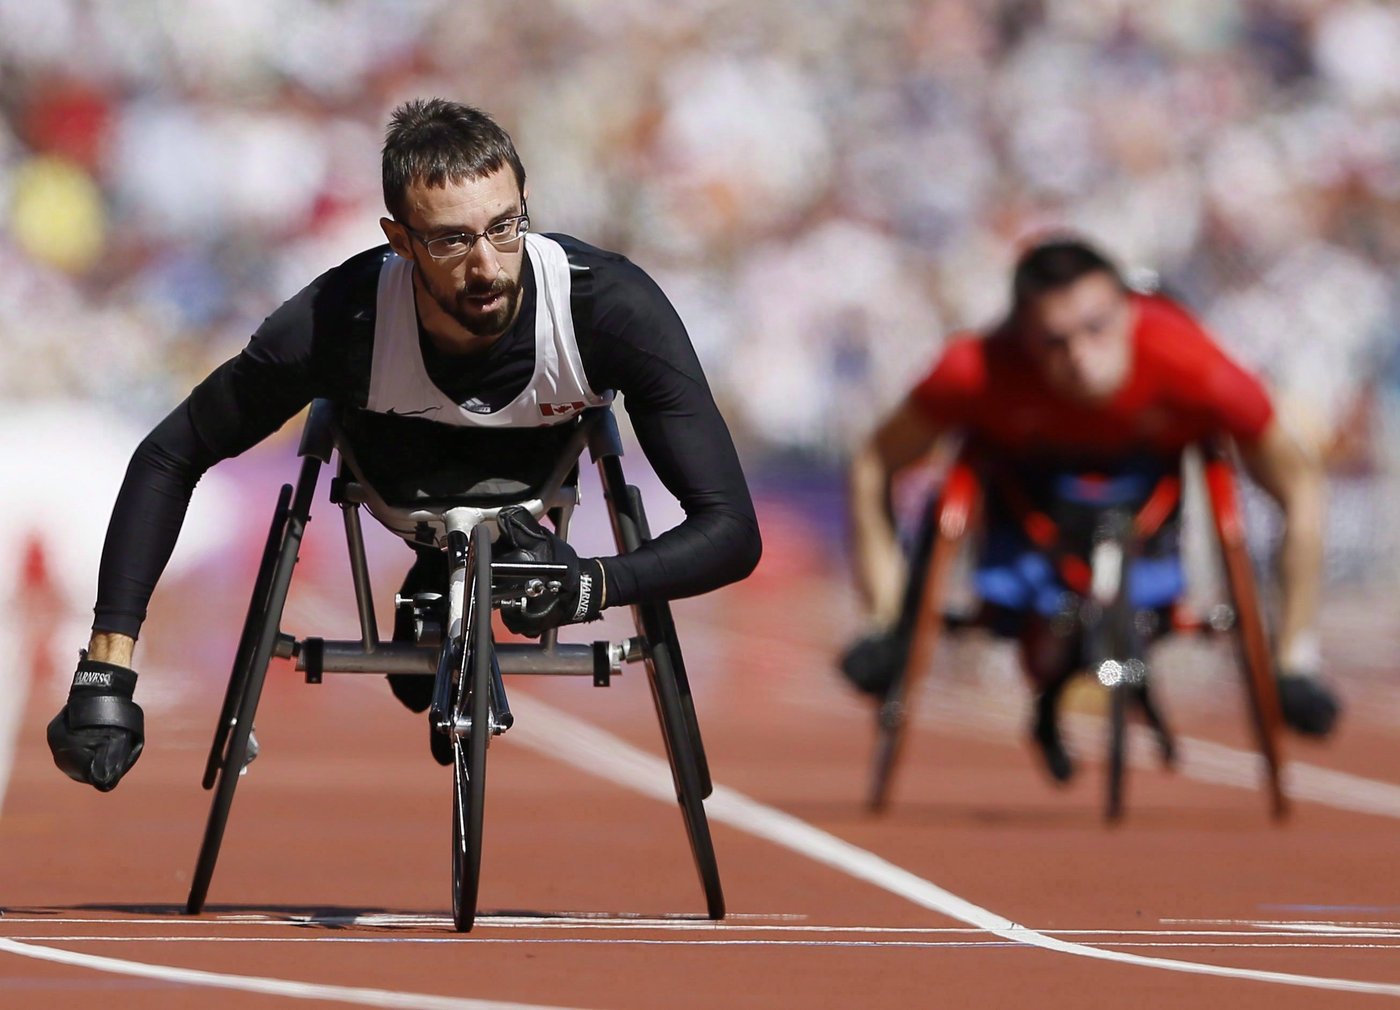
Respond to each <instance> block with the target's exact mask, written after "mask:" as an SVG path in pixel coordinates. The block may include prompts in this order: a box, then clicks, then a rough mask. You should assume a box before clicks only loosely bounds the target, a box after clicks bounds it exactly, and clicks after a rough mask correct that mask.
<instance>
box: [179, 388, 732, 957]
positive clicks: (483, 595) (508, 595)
mask: <svg viewBox="0 0 1400 1010" xmlns="http://www.w3.org/2000/svg"><path fill="white" fill-rule="evenodd" d="M352 422H353V417H352V416H337V414H336V411H335V408H334V407H333V406H332V404H331V403H330V402H329V401H325V400H317V401H316V402H315V403H313V405H312V408H311V411H310V414H309V417H308V419H307V422H306V427H305V429H304V431H303V434H302V440H301V445H300V448H299V450H298V453H299V455H300V456H301V458H302V464H301V469H300V473H299V476H298V479H297V483H296V486H295V489H293V487H292V486H291V485H284V486H283V487H282V490H281V493H280V495H279V497H278V500H277V505H276V508H275V510H274V513H273V519H272V526H271V529H270V530H269V532H268V538H267V542H266V545H265V547H264V551H263V555H262V563H261V565H260V566H259V569H258V574H257V578H256V580H255V583H254V587H253V595H252V598H251V600H250V602H249V605H248V613H247V616H246V619H245V622H244V626H243V632H242V635H241V637H240V640H239V645H238V650H237V653H236V656H235V659H234V664H233V670H232V673H231V675H230V677H229V683H228V689H227V691H226V693H225V696H224V702H223V707H222V710H221V712H220V715H219V720H218V723H217V725H216V727H215V732H214V739H213V743H212V745H211V747H210V752H209V758H208V762H207V764H206V766H205V772H204V780H203V784H204V788H205V789H213V790H214V799H213V804H212V807H211V809H210V813H209V820H208V824H207V826H206V829H205V835H204V841H203V844H202V845H201V848H200V852H199V858H198V862H197V864H196V868H195V873H194V878H193V882H192V884H191V888H190V894H189V900H188V903H187V906H186V910H187V912H188V913H189V914H192V915H193V914H198V913H199V912H200V911H201V909H202V908H203V906H204V902H205V899H206V897H207V895H208V890H209V884H210V881H211V879H212V877H213V873H214V866H215V863H216V862H217V860H218V855H219V848H220V845H221V842H222V839H223V834H224V828H225V826H226V824H227V821H228V816H229V811H230V808H231V806H232V803H233V795H234V791H235V789H236V788H237V785H238V781H239V778H240V775H241V773H242V771H243V770H244V769H245V768H246V766H247V764H248V762H249V761H250V760H251V759H252V757H253V756H255V755H256V753H257V743H256V739H255V738H254V737H253V736H252V731H253V720H254V717H255V715H256V713H257V706H258V700H259V697H260V696H261V693H262V688H263V683H264V680H265V678H266V675H267V670H268V666H269V664H270V662H271V660H272V658H273V657H281V658H288V659H294V660H295V661H296V668H297V670H299V671H303V672H304V673H305V676H306V681H307V682H308V683H320V681H321V678H322V676H323V675H325V674H327V673H385V674H391V675H393V676H394V684H395V693H396V694H400V696H401V697H403V696H404V694H405V693H408V694H419V693H421V694H423V695H424V696H426V697H427V698H428V699H429V709H428V710H429V723H430V728H431V731H432V733H433V743H434V753H435V755H438V754H441V755H442V756H443V757H446V758H447V760H446V762H445V763H449V764H451V765H452V768H453V786H452V918H453V923H454V925H455V926H456V928H457V929H458V930H460V931H467V930H470V929H471V928H472V924H473V922H474V920H475V916H476V912H477V891H478V883H479V880H480V870H481V841H482V830H483V821H482V814H483V809H484V805H485V795H486V794H485V788H486V757H487V750H488V747H489V744H490V742H491V740H492V738H493V737H495V736H499V735H500V734H502V733H504V732H505V731H507V730H508V729H509V728H510V727H511V725H512V724H513V722H514V719H513V716H512V715H511V711H510V704H509V701H508V699H507V696H506V690H505V681H504V678H503V676H502V675H503V674H557V675H582V676H591V677H592V678H593V682H594V684H595V685H598V686H607V685H608V684H609V682H610V679H611V677H612V675H613V674H615V673H618V672H620V670H621V668H622V666H623V665H624V664H628V663H634V662H639V661H640V662H644V663H645V667H646V671H647V677H648V681H649V684H650V687H651V693H652V699H653V701H654V703H655V707H656V712H657V717H658V720H659V722H660V727H661V735H662V740H663V743H664V745H665V749H666V753H667V757H668V758H669V760H670V765H671V772H672V777H673V781H674V785H675V789H676V797H677V800H678V802H679V805H680V807H681V813H682V817H683V820H684V823H685V829H686V833H687V836H688V838H689V841H690V847H691V852H692V854H693V856H694V860H695V865H696V869H697V871H698V873H699V877H700V882H701V886H702V888H703V890H704V893H705V903H706V911H707V913H708V915H709V917H710V918H712V919H720V918H723V916H724V895H723V891H722V888H721V885H720V879H719V869H718V865H717V862H716V858H715V852H714V846H713V843H712V841H711V838H710V830H709V824H708V821H707V819H706V816H705V809H704V805H703V800H704V799H705V798H706V797H707V796H709V794H710V792H711V790H712V785H711V781H710V773H709V768H708V764H707V761H706V758H705V751H704V747H703V744H702V741H701V737H700V728H699V724H698V722H697V720H696V715H695V706H694V701H693V698H692V695H691V691H690V686H689V681H688V679H687V677H686V671H685V663H684V660H683V659H682V656H681V651H680V645H679V642H678V641H677V638H676V630H675V624H674V622H673V620H672V618H671V612H670V607H669V606H668V605H667V604H666V603H665V602H647V603H642V604H638V605H635V606H634V607H633V608H632V609H633V616H634V620H635V623H636V630H637V634H636V635H634V636H632V637H629V638H627V639H625V640H623V641H620V642H612V641H596V642H592V643H589V644H566V643H561V642H559V641H558V638H557V629H550V630H548V631H545V632H544V634H543V635H542V636H541V640H540V642H539V644H515V643H503V644H500V645H498V644H496V643H495V642H494V641H493V638H492V628H491V612H492V610H493V609H511V608H514V609H516V610H517V611H519V612H522V613H524V612H527V611H531V610H534V611H538V609H539V608H540V607H541V606H548V605H550V604H551V602H552V600H551V596H552V594H557V593H558V591H559V586H560V579H561V576H562V575H563V574H564V573H563V571H562V568H561V566H560V565H555V564H551V563H540V562H537V561H530V562H519V561H502V560H493V558H492V549H493V536H492V533H493V531H499V530H501V529H502V528H504V527H506V526H513V527H514V528H515V529H517V530H518V529H519V528H520V527H521V525H522V523H521V521H520V516H521V515H522V513H521V512H520V511H517V510H522V509H523V510H524V511H525V512H527V513H528V514H529V516H530V517H532V518H536V519H537V518H540V517H542V516H548V517H549V518H550V519H551V520H552V522H553V524H554V526H555V530H556V532H557V533H558V535H559V536H560V537H565V538H566V537H567V534H568V527H569V520H570V517H571V515H572V512H573V509H574V506H575V505H576V504H577V502H578V488H577V478H578V461H579V458H580V456H581V454H582V452H583V451H584V450H585V449H587V450H588V452H589V454H590V457H591V458H592V460H593V462H594V463H595V464H596V466H597V469H598V473H599V476H600V479H601V483H602V487H603V496H604V500H605V502H606V505H607V508H608V512H609V516H610V519H611V522H612V528H613V533H614V537H615V539H616V541H617V545H618V548H619V550H621V551H624V552H625V551H633V550H636V549H637V548H638V547H639V546H641V544H642V543H644V542H645V541H647V540H649V539H650V537H651V533H650V530H649V528H648V525H647V520H646V514H645V512H644V510H643V507H642V501H641V496H640V494H639V492H638V490H637V488H636V487H635V486H632V485H629V484H627V483H626V481H625V479H624V476H623V471H622V463H621V458H620V457H621V455H622V448H621V444H620V441H619V438H618V433H617V427H616V422H615V421H614V419H613V416H612V412H611V410H610V408H608V407H598V408H592V409H589V410H586V411H584V412H583V413H582V414H581V415H580V417H579V418H578V419H577V420H576V421H574V422H571V423H570V424H568V425H565V426H560V432H561V434H560V444H559V453H558V456H557V458H555V459H553V460H547V461H545V465H544V466H543V467H542V468H541V469H540V470H539V473H538V474H537V476H536V479H535V480H533V481H532V483H531V486H528V487H525V486H522V485H519V484H517V483H513V482H501V481H490V480H487V481H483V482H476V483H475V486H473V487H471V489H470V490H469V491H467V492H465V493H463V492H462V491H461V489H460V488H459V489H448V488H445V487H436V488H431V489H430V493H428V494H427V495H424V494H422V493H419V494H417V495H414V496H412V499H411V500H410V499H409V498H408V497H405V496H401V495H399V494H398V493H396V492H394V491H387V492H386V491H385V489H384V488H383V487H380V486H376V484H375V483H374V481H373V477H374V476H376V475H375V474H374V466H373V462H372V454H371V455H362V454H361V453H360V452H359V451H358V450H362V449H364V448H365V447H364V446H363V445H357V444H356V440H355V435H356V434H357V432H356V431H355V430H354V428H353V423H352ZM333 451H334V452H335V453H336V454H338V456H339V459H340V467H339V475H338V476H337V477H336V478H335V479H334V480H333V481H332V485H331V492H330V498H331V501H332V502H334V503H335V504H338V505H339V506H340V507H341V510H342V513H343V519H344V525H345V533H346V542H347V546H348V548H349V553H350V568H351V574H352V581H353V585H354V591H355V601H356V606H357V609H358V614H359V622H360V632H361V637H360V640H359V641H327V640H324V639H321V638H316V637H305V638H300V639H299V638H296V637H294V636H293V635H290V634H287V633H285V632H283V631H282V629H281V617H282V611H283V608H284V606H285V603H286V600H287V593H288V587H289V585H290V583H291V577H292V572H293V568H294V566H295V564H296V561H297V553H298V550H299V547H300V544H301V539H302V535H303V532H304V530H305V527H306V523H307V522H308V521H309V520H310V509H311V502H312V498H313V496H314V493H315V490H316V484H317V478H318V475H319V471H320V468H321V466H322V465H324V464H326V463H329V462H330V460H331V457H332V453H333ZM367 478H369V479H367ZM362 505H363V506H365V507H366V508H367V509H369V511H370V512H371V514H372V515H374V517H375V518H376V519H378V520H379V521H380V522H381V523H382V524H383V525H384V526H386V527H387V528H388V529H390V530H391V531H393V532H394V533H396V534H398V535H399V536H401V537H403V538H404V539H405V540H407V541H408V542H409V543H410V544H412V545H414V547H415V549H417V550H419V551H424V552H433V551H441V552H444V553H445V556H446V565H445V566H441V567H444V568H445V569H446V573H447V575H446V579H445V580H444V581H443V584H441V585H440V586H437V587H435V590H436V591H431V592H428V591H425V592H414V593H412V594H411V595H406V596H401V597H400V598H399V599H398V600H397V601H396V606H397V613H396V622H395V623H396V634H395V635H394V639H395V640H394V641H389V642H383V641H380V639H379V632H378V628H377V626H376V619H375V613H374V606H373V597H372V594H371V589H370V581H369V572H368V566H367V564H366V559H365V551H364V542H363V536H362V530H361V526H360V518H359V508H360V506H362ZM524 525H526V526H528V525H530V523H529V522H526V523H524ZM504 539H505V538H503V540H504ZM417 567H418V566H415V568H417ZM415 680H416V681H418V682H421V683H422V684H423V685H427V684H431V688H430V689H429V690H428V691H426V692H419V691H418V690H417V687H418V685H417V684H414V683H413V682H414V681H415Z"/></svg>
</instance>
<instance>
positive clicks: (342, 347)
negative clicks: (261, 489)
mask: <svg viewBox="0 0 1400 1010" xmlns="http://www.w3.org/2000/svg"><path fill="white" fill-rule="evenodd" d="M552 237H553V238H554V239H555V240H556V241H558V242H559V243H560V244H561V245H563V246H564V247H565V249H566V250H567V251H568V254H569V258H570V260H571V261H572V262H574V263H576V264H580V265H582V266H585V267H587V269H588V271H589V273H590V274H591V288H592V296H591V299H590V301H591V321H590V322H589V324H588V325H586V326H583V327H581V328H580V331H579V334H578V347H579V352H580V356H581V358H582V361H583V366H584V371H585V374H586V376H587V379H588V383H589V385H590V386H591V387H592V388H593V389H594V390H613V391H615V392H617V393H619V394H621V395H622V397H623V404H624V406H625V408H626V410H627V414H628V416H629V418H630V419H631V422H632V426H633V429H634V430H635V432H636V434H637V439H638V441H639V442H640V444H641V447H642V450H643V452H644V453H645V454H646V457H647V459H648V461H649V462H650V463H651V465H652V467H653V468H654V469H655V470H656V473H657V475H658V476H659V477H660V479H661V481H662V483H663V484H664V485H665V486H666V488H667V490H669V491H670V492H671V493H672V494H673V495H674V496H675V497H676V498H677V499H678V500H679V502H680V504H681V507H682V508H683V510H684V512H685V519H684V521H682V522H681V523H680V524H679V525H678V526H676V527H675V528H674V529H671V530H668V531H667V532H665V533H662V534H661V535H659V536H658V537H657V538H656V539H655V540H654V541H652V542H651V543H649V544H647V545H645V546H644V547H643V548H642V549H640V550H638V551H636V552H633V553H630V554H626V555H621V556H617V557H609V558H605V559H602V564H603V568H604V574H605V578H606V581H607V587H608V589H607V603H608V605H609V606H613V605H618V604H627V603H633V602H636V601H638V600H642V599H673V598H677V597H683V596H692V595H695V594H698V593H703V592H707V591H709V590H711V589H714V588H717V587H718V586H721V585H724V584H726V583H729V582H732V581H735V580H737V579H740V578H743V577H744V576H745V575H747V574H748V573H749V572H750V571H752V570H753V567H754V566H755V565H756V564H757V562H758V556H759V552H760V549H761V548H760V540H759V533H758V522H757V519H756V518H755V515H754V509H753V503H752V501H751V499H750V496H749V491H748V485H747V483H746V482H745V480H744V475H743V471H742V470H741V469H740V466H739V460H738V456H737V454H736V452H735V450H734V444H733V441H732V439H731V438H730V435H729V430H728V428H727V426H726V425H725V423H724V419H723V417H722V416H721V415H720V413H719V409H718V407H717V406H716V405H715V402H714V398H713V396H712V395H711V393H710V390H709V387H708V385H707V383H706V381H705V376H704V373H703V372H702V370H701V367H700V363H699V360H698V359H697V357H696V355H695V351H694V348H693V347H692V346H691V343H690V339H689V337H688V336H687V334H686V331H685V327H684V325H683V324H682V322H681V320H680V317H679V316H678V315H677V314H676V312H675V310H674V309H673V308H672V306H671V304H670V302H669V301H668V300H667V298H666V296H665V295H664V294H663V293H662V292H661V290H660V288H658V287H657V286H656V284H655V283H654V282H653V281H652V280H651V278H650V277H648V276H647V275H646V273H645V272H643V271H642V270H641V269H640V268H638V267H637V266H636V265H634V264H633V263H631V262H630V261H628V260H627V259H626V258H624V257H622V256H620V255H617V254H615V253H609V252H604V251H602V250H599V249H595V248H593V247H591V246H588V245H585V244H584V243H582V242H579V241H577V240H575V239H571V238H568V237H567V236H552ZM384 255H385V249H384V248H383V247H381V248H379V249H374V250H370V251H368V252H365V253H361V254H360V255H358V256H356V257H353V258H352V259H350V260H348V261H346V263H344V264H342V265H341V266H339V267H336V268H334V269H332V270H330V271H328V272H327V273H325V274H323V275H321V276H320V277H319V278H317V279H316V280H315V281H313V282H312V283H311V284H310V285H308V286H307V287H306V288H305V289H303V290H302V291H301V292H300V293H298V294H297V295H295V296H294V297H293V298H291V299H290V300H288V301H287V302H286V303H284V304H283V305H282V306H281V308H279V309H278V310H277V311H276V312H274V313H273V314H272V315H271V316H269V317H268V318H267V319H266V320H265V321H264V322H263V324H262V326H260V327H259V328H258V330H257V332H256V333H255V334H254V336H253V338H252V340H251V341H250V342H249V344H248V346H247V347H246V348H244V350H243V351H242V352H241V353H239V354H238V355H237V356H235V357H234V358H232V359H230V360H229V361H227V362H225V363H224V364H223V365H221V366H219V368H217V369H216V370H215V371H214V372H213V373H212V374H210V375H209V377H208V378H206V379H205V380H204V381H203V382H201V383H200V384H199V385H198V386H197V387H196V388H195V389H194V391H193V392H192V393H191V394H190V395H189V397H188V398H186V399H185V400H184V401H183V402H182V403H181V404H180V405H179V406H177V407H176V408H175V409H174V410H173V411H172V412H171V413H170V414H169V416H167V417H166V418H165V419H164V420H163V421H161V422H160V424H159V425H157V426H156V428H155V430H153V431H152V432H151V433H150V435H148V436H147V437H146V439H145V440H144V441H143V442H142V443H141V445H140V446H139V447H138V448H137V450H136V452H135V454H134V455H133V457H132V460H131V464H130V466H129V467H128V469H127V473H126V478H125V480H124V482H123V484H122V488H121V491H120V493H119V494H118V497H117V502H116V506H115V508H114V509H113V512H112V519H111V523H110V525H109V527H108V530H107V539H106V543H105V545H104V547H103V552H102V562H101V568H100V571H99V577H98V593H97V606H96V608H95V615H96V618H95V621H94V625H93V627H94V629H95V630H98V631H110V632H118V633H121V634H126V635H131V636H133V637H134V636H135V635H136V634H137V632H138V631H139V629H140V627H141V624H142V622H143V621H144V620H145V616H146V606H147V603H148V601H149V599H150V596H151V593H152V591H153V590H154V588H155V584H156V581H157V580H158V578H159V577H160V574H161V572H162V571H163V570H164V568H165V565H166V562H167V561H168V560H169V557H170V553H171V551H172V550H173V549H174V546H175V540H176V537H177V536H178V534H179V530H180V526H181V524H182V523H183V521H184V516H185V510H186V507H187V506H188V503H189V500H190V496H191V494H192V493H193V490H194V487H195V484H196V483H197V482H198V480H199V478H200V476H201V475H202V474H203V473H204V471H205V470H207V469H208V468H209V467H211V466H213V465H214V464H215V463H217V462H218V461H220V460H222V459H227V458H229V457H231V456H235V455H238V454H239V453H241V452H243V451H244V450H246V449H248V448H249V447H251V446H253V445H255V444H257V443H258V442H260V441H262V440H263V439H264V438H266V437H267V436H268V435H270V434H272V433H273V432H275V431H276V430H277V429H278V428H280V427H281V426H282V425H283V424H285V423H286V422H287V420H289V419H290V418H291V417H292V416H294V415H295V414H296V413H297V412H298V411H300V410H301V409H302V408H303V407H305V406H306V405H307V404H308V403H309V402H310V401H311V400H312V399H314V398H318V397H326V398H329V399H331V400H332V401H334V402H335V403H336V404H337V405H338V406H339V407H341V408H342V409H346V410H350V411H357V410H358V409H359V408H362V407H363V406H364V402H365V397H366V395H367V391H368V383H369V367H370V361H371V351H372V333H373V326H372V318H373V291H374V284H375V282H376V278H377V276H378V264H379V263H381V262H382V261H383V257H384ZM536 294H537V292H536V290H535V282H534V277H533V271H532V270H531V269H530V268H529V265H528V264H526V266H525V268H524V269H522V271H521V308H520V313H519V315H518V317H517V320H516V322H515V323H514V324H513V325H512V327H511V328H510V329H509V330H508V331H507V332H506V333H505V334H503V335H502V336H501V338H500V339H498V340H497V341H495V342H494V343H493V344H492V345H491V347H490V348H489V349H487V350H486V351H485V352H483V353H481V354H477V355H470V356H446V355H442V354H439V353H436V352H435V351H434V350H433V348H432V346H431V344H430V343H429V342H428V341H427V339H426V337H424V336H422V335H421V334H420V346H421V347H422V348H423V352H424V353H423V356H424V362H425V364H426V366H427V368H428V372H429V375H430V376H431V378H432V379H433V382H434V383H435V384H436V385H437V386H439V387H440V388H441V389H442V390H443V391H444V392H445V393H447V394H448V395H449V396H451V397H452V398H453V399H454V400H456V401H458V402H460V403H463V404H472V407H471V408H470V409H483V410H493V409H495V408H496V407H499V406H500V405H503V404H505V403H508V402H510V401H511V400H512V399H514V398H515V397H516V396H517V395H518V394H519V393H520V392H521V391H522V390H523V389H524V388H525V386H526V384H527V383H528V382H529V381H530V377H531V375H532V374H533V371H534V356H535V338H534V327H535V308H536ZM367 317H368V319H369V325H366V318H367ZM360 416H361V417H362V418H364V419H365V420H366V421H367V422H368V423H371V424H375V423H381V422H390V423H392V422H397V421H399V420H400V419H398V418H392V419H388V418H385V417H384V415H380V414H372V413H370V412H367V411H360ZM412 423H414V424H421V425H430V426H431V427H433V428H437V429H441V428H444V427H446V426H444V425H435V424H433V422H431V421H421V420H414V421H413V422H412ZM518 433H519V430H517V429H495V430H487V431H483V432H482V433H481V436H480V438H481V441H482V442H483V443H485V442H488V441H491V440H495V441H497V442H500V441H502V440H504V441H507V442H509V440H510V437H511V436H512V435H515V434H518Z"/></svg>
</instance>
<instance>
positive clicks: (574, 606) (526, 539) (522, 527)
mask: <svg viewBox="0 0 1400 1010" xmlns="http://www.w3.org/2000/svg"><path fill="white" fill-rule="evenodd" d="M496 525H497V526H498V527H499V529H500V531H501V538H500V540H498V541H497V542H496V548H495V551H494V553H493V555H492V559H493V560H495V561H503V562H509V563H512V564H531V563H534V564H549V565H564V566H565V569H566V570H565V572H564V573H562V575H561V577H560V579H559V582H560V588H559V592H558V593H545V594H544V595H542V596H539V597H536V598H534V599H530V598H526V600H525V607H524V609H521V608H518V607H509V608H506V607H503V608H502V609H501V620H502V621H504V622H505V626H506V627H507V628H509V629H510V630H511V631H513V632H515V633H516V634H517V635H526V636H528V637H530V638H536V637H538V636H539V635H541V634H543V633H544V632H545V631H548V630H549V629H550V628H557V627H558V626H559V625H561V624H578V623H580V622H583V621H596V620H597V619H598V615H599V613H600V612H601V611H602V609H603V604H604V594H605V592H606V588H605V584H604V581H603V566H602V564H601V563H600V562H599V561H598V559H597V558H580V557H579V556H578V554H576V553H575V552H574V549H573V548H572V547H570V546H569V544H568V542H567V541H565V540H564V539H562V538H561V537H559V536H558V535H557V534H555V533H553V532H551V531H550V530H547V529H545V528H544V527H543V526H541V525H540V524H539V523H538V522H537V521H536V520H535V517H534V516H532V515H531V514H530V512H529V510H528V509H526V508H523V507H521V506H519V505H513V506H511V507H510V508H506V509H502V510H501V512H500V514H499V515H498V516H497V517H496Z"/></svg>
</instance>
